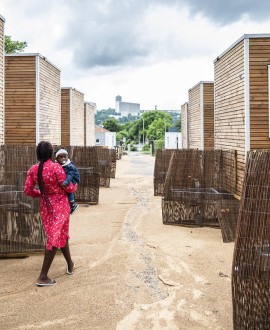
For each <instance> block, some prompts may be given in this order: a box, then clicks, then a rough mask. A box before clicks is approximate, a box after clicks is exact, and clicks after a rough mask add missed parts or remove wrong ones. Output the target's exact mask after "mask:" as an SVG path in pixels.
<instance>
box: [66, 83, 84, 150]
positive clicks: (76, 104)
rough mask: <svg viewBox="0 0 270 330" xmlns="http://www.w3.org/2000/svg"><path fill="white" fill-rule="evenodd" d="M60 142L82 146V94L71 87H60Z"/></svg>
mask: <svg viewBox="0 0 270 330" xmlns="http://www.w3.org/2000/svg"><path fill="white" fill-rule="evenodd" d="M61 140H62V141H61V144H62V145H65V146H84V94H83V93H82V92H80V91H78V90H77V89H75V88H72V87H62V88H61Z"/></svg>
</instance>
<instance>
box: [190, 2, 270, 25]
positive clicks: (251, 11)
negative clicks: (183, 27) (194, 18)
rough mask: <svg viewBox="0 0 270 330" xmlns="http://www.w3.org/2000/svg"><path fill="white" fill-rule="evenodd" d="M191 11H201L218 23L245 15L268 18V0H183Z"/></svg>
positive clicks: (254, 17) (255, 19) (269, 5)
mask: <svg viewBox="0 0 270 330" xmlns="http://www.w3.org/2000/svg"><path fill="white" fill-rule="evenodd" d="M185 2H186V5H187V6H188V7H189V8H190V10H191V13H201V14H203V15H204V16H205V17H208V18H210V19H211V20H213V21H214V22H216V23H218V24H228V23H232V22H235V21H237V20H240V19H241V18H242V17H243V15H247V16H248V18H249V19H251V20H253V21H261V20H266V19H269V13H270V2H269V0H257V1H254V0H226V1H225V0H188V1H187V0H185Z"/></svg>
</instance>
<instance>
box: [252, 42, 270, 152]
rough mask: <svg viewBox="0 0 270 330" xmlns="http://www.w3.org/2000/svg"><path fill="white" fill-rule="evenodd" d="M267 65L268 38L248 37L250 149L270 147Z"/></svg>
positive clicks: (268, 63) (269, 59)
mask: <svg viewBox="0 0 270 330" xmlns="http://www.w3.org/2000/svg"><path fill="white" fill-rule="evenodd" d="M268 65H270V38H258V39H257V38H251V39H249V74H250V79H249V84H250V91H249V93H250V94H249V96H250V149H251V150H252V149H270V138H269V103H268V102H269V92H268Z"/></svg>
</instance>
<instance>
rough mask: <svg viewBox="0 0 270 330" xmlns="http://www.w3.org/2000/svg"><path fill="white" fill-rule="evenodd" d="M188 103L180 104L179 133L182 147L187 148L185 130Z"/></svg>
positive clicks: (186, 132) (186, 133)
mask: <svg viewBox="0 0 270 330" xmlns="http://www.w3.org/2000/svg"><path fill="white" fill-rule="evenodd" d="M187 115H188V103H184V104H183V105H181V133H182V148H183V149H188V131H187Z"/></svg>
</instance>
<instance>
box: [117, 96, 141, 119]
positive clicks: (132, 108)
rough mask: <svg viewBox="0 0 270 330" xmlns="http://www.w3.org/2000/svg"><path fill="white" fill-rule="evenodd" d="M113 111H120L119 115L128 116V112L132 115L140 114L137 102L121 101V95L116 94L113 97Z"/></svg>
mask: <svg viewBox="0 0 270 330" xmlns="http://www.w3.org/2000/svg"><path fill="white" fill-rule="evenodd" d="M115 102H116V105H115V111H116V112H118V113H119V112H120V113H121V117H125V116H128V115H129V114H130V115H132V116H138V115H139V114H140V104H139V103H130V102H123V101H122V96H120V95H118V96H116V98H115Z"/></svg>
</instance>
